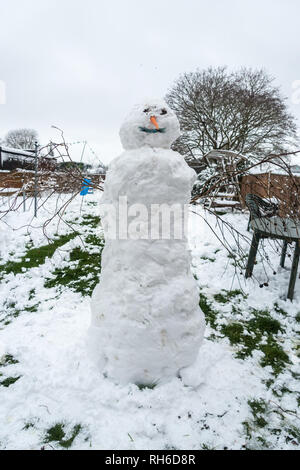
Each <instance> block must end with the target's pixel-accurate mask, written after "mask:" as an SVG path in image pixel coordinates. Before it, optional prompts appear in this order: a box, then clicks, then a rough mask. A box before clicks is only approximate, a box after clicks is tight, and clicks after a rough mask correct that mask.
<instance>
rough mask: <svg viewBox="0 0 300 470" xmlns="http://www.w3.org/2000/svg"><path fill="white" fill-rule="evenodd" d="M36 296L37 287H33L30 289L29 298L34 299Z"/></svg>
mask: <svg viewBox="0 0 300 470" xmlns="http://www.w3.org/2000/svg"><path fill="white" fill-rule="evenodd" d="M34 297H35V289H31V291H29V297H28V300H29V301H30V300H32V299H34Z"/></svg>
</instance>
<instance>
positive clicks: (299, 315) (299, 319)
mask: <svg viewBox="0 0 300 470" xmlns="http://www.w3.org/2000/svg"><path fill="white" fill-rule="evenodd" d="M295 320H296V322H297V323H300V312H298V313H297V315H296V316H295Z"/></svg>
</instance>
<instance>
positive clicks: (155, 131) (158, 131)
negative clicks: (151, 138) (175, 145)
mask: <svg viewBox="0 0 300 470" xmlns="http://www.w3.org/2000/svg"><path fill="white" fill-rule="evenodd" d="M139 129H140V131H142V132H147V134H157V133H161V134H163V133H164V132H166V128H165V127H163V128H162V129H148V127H140V128H139Z"/></svg>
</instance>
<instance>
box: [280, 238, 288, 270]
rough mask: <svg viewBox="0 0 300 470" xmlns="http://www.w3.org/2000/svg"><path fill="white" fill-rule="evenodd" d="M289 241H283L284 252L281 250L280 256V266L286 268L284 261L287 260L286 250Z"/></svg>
mask: <svg viewBox="0 0 300 470" xmlns="http://www.w3.org/2000/svg"><path fill="white" fill-rule="evenodd" d="M287 245H288V244H287V241H286V240H284V242H283V247H282V252H281V257H280V266H281V267H282V268H284V262H285V257H286V250H287Z"/></svg>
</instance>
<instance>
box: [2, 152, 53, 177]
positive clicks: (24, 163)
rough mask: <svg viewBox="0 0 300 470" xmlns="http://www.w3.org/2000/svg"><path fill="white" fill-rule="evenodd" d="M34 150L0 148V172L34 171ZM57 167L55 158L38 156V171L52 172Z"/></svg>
mask: <svg viewBox="0 0 300 470" xmlns="http://www.w3.org/2000/svg"><path fill="white" fill-rule="evenodd" d="M34 157H35V155H34V150H22V149H12V148H8V147H0V170H8V171H12V170H16V169H18V168H20V169H23V170H34V167H35V162H34ZM56 166H57V159H56V158H55V157H44V156H39V169H44V170H49V171H53V170H55V168H56Z"/></svg>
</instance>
